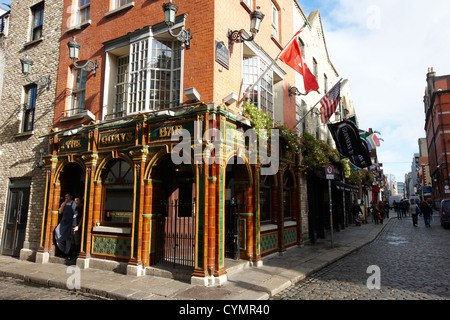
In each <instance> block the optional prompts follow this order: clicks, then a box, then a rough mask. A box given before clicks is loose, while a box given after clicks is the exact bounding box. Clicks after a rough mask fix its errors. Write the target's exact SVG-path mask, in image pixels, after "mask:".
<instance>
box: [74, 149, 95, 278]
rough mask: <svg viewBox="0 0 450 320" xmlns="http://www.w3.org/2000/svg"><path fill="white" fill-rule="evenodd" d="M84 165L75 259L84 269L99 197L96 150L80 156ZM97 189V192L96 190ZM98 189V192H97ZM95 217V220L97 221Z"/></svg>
mask: <svg viewBox="0 0 450 320" xmlns="http://www.w3.org/2000/svg"><path fill="white" fill-rule="evenodd" d="M82 159H83V161H84V164H85V166H86V172H85V189H84V207H83V223H82V229H81V248H80V254H79V255H78V259H77V266H78V267H80V268H82V269H84V268H88V267H89V258H90V252H91V240H92V239H91V234H92V228H93V226H94V221H93V220H94V219H93V218H94V212H96V211H95V209H97V215H98V212H99V207H98V205H97V206H95V203H96V202H97V203H98V202H99V201H100V199H101V184H99V183H95V175H96V171H97V162H98V154H97V153H96V152H93V153H89V154H85V155H83V156H82ZM96 191H97V192H96ZM99 191H100V192H99ZM98 219H99V218H97V220H96V222H98V221H99V220H98Z"/></svg>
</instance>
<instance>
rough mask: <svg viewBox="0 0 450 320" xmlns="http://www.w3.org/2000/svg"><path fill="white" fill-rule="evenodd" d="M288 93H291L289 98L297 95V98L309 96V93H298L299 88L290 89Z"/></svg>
mask: <svg viewBox="0 0 450 320" xmlns="http://www.w3.org/2000/svg"><path fill="white" fill-rule="evenodd" d="M288 91H289V96H293V95H295V96H306V95H307V93H301V92H300V91H298V88H297V87H291V88H289V89H288Z"/></svg>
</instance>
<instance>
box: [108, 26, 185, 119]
mask: <svg viewBox="0 0 450 320" xmlns="http://www.w3.org/2000/svg"><path fill="white" fill-rule="evenodd" d="M166 44H169V46H166ZM106 52H107V57H108V58H107V61H108V62H107V69H108V70H109V72H108V73H109V74H110V75H111V76H110V77H107V83H105V88H106V90H108V92H111V93H110V94H109V93H108V92H105V98H106V100H105V101H104V119H106V118H110V117H112V118H119V117H124V116H127V115H133V114H138V113H142V112H154V111H162V110H165V109H169V108H172V107H178V106H179V105H180V104H181V102H182V90H181V88H182V87H183V69H184V65H183V60H184V50H183V44H182V43H181V42H179V41H178V40H167V39H165V38H164V39H163V38H162V37H158V36H151V35H149V36H144V37H140V38H139V39H138V40H136V41H133V42H126V43H125V42H124V43H123V44H122V45H118V46H114V48H111V49H110V50H108V48H106ZM125 52H127V53H125ZM159 55H161V56H166V57H170V60H168V61H166V63H167V64H166V65H165V66H161V65H160V64H164V63H163V61H162V60H161V57H159ZM126 57H128V67H127V74H126V76H125V77H123V78H122V80H124V81H126V82H123V83H119V82H118V80H119V76H120V70H119V67H120V66H119V60H120V59H123V58H126ZM122 71H123V70H122ZM163 74H164V77H163V76H162V75H163ZM122 76H123V74H122ZM118 84H119V86H118ZM161 84H165V85H166V86H165V87H164V86H162V87H164V88H165V89H166V90H160V89H158V88H161ZM124 87H126V89H127V91H126V93H124V94H125V96H123V95H122V96H121V95H120V94H119V91H118V90H120V88H124ZM162 95H164V97H162ZM119 96H120V97H122V98H123V99H124V100H122V101H123V102H122V105H123V110H119V109H120V108H118V107H117V106H118V105H119V104H118V100H117V99H118V98H119Z"/></svg>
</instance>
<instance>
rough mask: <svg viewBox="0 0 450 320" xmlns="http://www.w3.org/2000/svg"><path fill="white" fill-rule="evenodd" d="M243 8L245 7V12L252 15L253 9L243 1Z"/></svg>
mask: <svg viewBox="0 0 450 320" xmlns="http://www.w3.org/2000/svg"><path fill="white" fill-rule="evenodd" d="M241 6H243V7H244V9H245V10H247V12H248V13H252V8H249V7H248V5H247V3H245V2H244V1H242V0H241Z"/></svg>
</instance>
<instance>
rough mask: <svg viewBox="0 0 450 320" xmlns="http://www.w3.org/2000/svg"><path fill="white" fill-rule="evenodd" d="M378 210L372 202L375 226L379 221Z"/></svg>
mask: <svg viewBox="0 0 450 320" xmlns="http://www.w3.org/2000/svg"><path fill="white" fill-rule="evenodd" d="M379 215H380V210H379V208H378V205H377V204H376V203H375V202H372V217H373V221H374V222H375V224H378V223H379V221H380V217H379Z"/></svg>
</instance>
